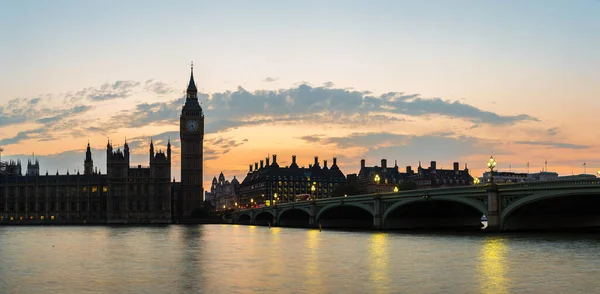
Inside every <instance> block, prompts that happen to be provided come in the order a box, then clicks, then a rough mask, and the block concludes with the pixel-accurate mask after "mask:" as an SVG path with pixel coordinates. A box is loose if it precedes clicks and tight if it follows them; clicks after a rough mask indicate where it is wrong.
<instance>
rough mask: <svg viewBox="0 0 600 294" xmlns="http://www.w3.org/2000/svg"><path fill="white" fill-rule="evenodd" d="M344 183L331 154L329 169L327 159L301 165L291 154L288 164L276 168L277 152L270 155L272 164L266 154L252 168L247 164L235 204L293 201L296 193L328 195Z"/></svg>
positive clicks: (247, 205)
mask: <svg viewBox="0 0 600 294" xmlns="http://www.w3.org/2000/svg"><path fill="white" fill-rule="evenodd" d="M345 183H346V177H345V176H344V173H342V171H341V170H340V168H339V167H338V166H337V159H336V158H335V157H334V158H333V165H332V166H331V168H329V167H328V166H327V160H325V161H323V167H321V166H320V164H319V157H318V156H315V161H314V163H313V164H311V165H309V166H308V168H305V167H299V166H298V164H297V163H296V156H295V155H293V156H292V164H291V165H290V166H286V167H280V166H279V164H278V163H277V155H273V162H272V163H269V158H268V157H267V158H266V159H265V160H264V161H263V160H260V165H259V162H255V163H254V169H253V166H252V165H250V166H249V171H248V174H247V175H246V177H245V178H244V180H243V181H242V183H241V184H240V196H239V198H240V199H239V200H240V201H239V205H240V206H241V207H252V206H260V205H273V204H276V203H287V202H294V201H296V200H297V197H298V196H299V195H308V196H309V197H308V198H312V199H320V198H328V197H331V195H332V192H333V190H334V188H335V187H336V186H338V185H340V184H345ZM313 187H314V190H313Z"/></svg>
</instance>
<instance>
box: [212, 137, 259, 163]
mask: <svg viewBox="0 0 600 294" xmlns="http://www.w3.org/2000/svg"><path fill="white" fill-rule="evenodd" d="M246 142H248V139H242V140H236V139H232V138H231V137H229V138H223V137H219V138H211V139H206V138H205V139H204V161H210V160H214V159H217V158H219V155H223V154H227V153H229V151H231V149H232V148H235V147H238V146H240V145H243V144H245V143H246Z"/></svg>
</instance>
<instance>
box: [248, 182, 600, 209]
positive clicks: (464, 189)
mask: <svg viewBox="0 0 600 294" xmlns="http://www.w3.org/2000/svg"><path fill="white" fill-rule="evenodd" d="M497 186H498V189H499V190H500V192H502V190H504V191H506V190H519V189H526V190H527V189H543V188H556V189H560V188H567V187H584V186H591V187H594V186H599V187H600V178H595V179H577V180H556V181H537V182H520V183H499V184H497ZM487 187H488V186H487V185H474V186H459V187H442V188H430V189H416V190H409V191H398V192H382V193H370V194H361V195H352V196H340V197H330V198H323V199H316V200H313V201H315V202H317V203H320V204H328V203H330V202H332V203H333V202H339V201H340V200H343V201H356V200H360V199H371V198H373V197H375V196H381V197H383V198H385V199H390V198H411V197H422V196H436V195H449V194H463V195H464V194H480V193H485V192H486V189H487ZM310 202H311V201H300V202H290V203H281V204H277V205H276V207H280V208H285V207H288V206H294V205H302V204H308V203H310ZM270 208H271V207H268V206H266V207H262V208H254V209H255V210H261V209H270ZM244 210H252V209H244ZM244 210H240V211H244Z"/></svg>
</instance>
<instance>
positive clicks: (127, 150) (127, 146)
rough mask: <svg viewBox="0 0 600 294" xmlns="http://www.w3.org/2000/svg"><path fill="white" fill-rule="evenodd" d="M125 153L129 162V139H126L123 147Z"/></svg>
mask: <svg viewBox="0 0 600 294" xmlns="http://www.w3.org/2000/svg"><path fill="white" fill-rule="evenodd" d="M123 152H124V153H125V159H127V162H129V145H127V139H125V145H124V146H123Z"/></svg>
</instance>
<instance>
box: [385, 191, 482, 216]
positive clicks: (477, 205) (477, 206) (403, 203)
mask: <svg viewBox="0 0 600 294" xmlns="http://www.w3.org/2000/svg"><path fill="white" fill-rule="evenodd" d="M425 201H451V202H458V203H462V204H465V205H468V206H471V207H473V208H475V209H477V210H478V211H479V212H481V214H482V215H487V214H488V210H487V207H485V206H484V205H483V204H482V203H477V202H476V201H473V200H471V199H468V198H462V197H461V198H455V197H430V198H427V199H423V198H413V199H406V200H401V201H399V202H396V203H394V204H392V205H391V206H390V207H389V208H388V209H386V210H385V212H384V213H383V221H384V222H385V219H386V218H387V217H388V215H389V214H390V213H392V212H393V211H394V210H396V209H398V208H400V207H402V206H406V205H410V204H413V203H416V202H425Z"/></svg>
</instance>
